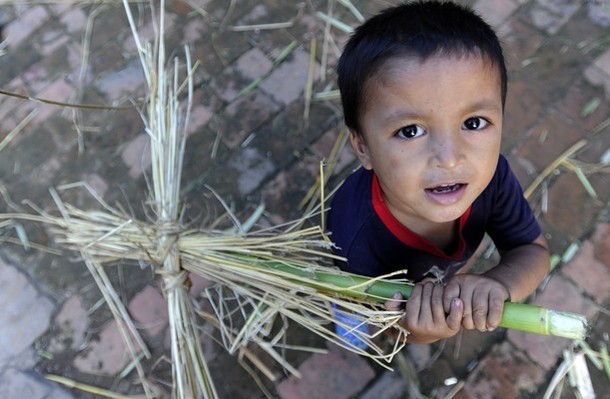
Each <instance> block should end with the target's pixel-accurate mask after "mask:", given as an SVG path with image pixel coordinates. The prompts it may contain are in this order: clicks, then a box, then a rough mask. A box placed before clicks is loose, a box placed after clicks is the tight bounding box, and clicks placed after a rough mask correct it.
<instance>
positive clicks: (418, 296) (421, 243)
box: [328, 1, 549, 343]
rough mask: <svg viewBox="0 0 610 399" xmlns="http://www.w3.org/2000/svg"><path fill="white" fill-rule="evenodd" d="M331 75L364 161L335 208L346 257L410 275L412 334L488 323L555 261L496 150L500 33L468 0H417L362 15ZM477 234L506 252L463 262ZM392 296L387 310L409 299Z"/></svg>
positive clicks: (422, 338)
mask: <svg viewBox="0 0 610 399" xmlns="http://www.w3.org/2000/svg"><path fill="white" fill-rule="evenodd" d="M338 75H339V76H338V80H339V89H340V91H341V98H342V102H343V110H344V116H345V123H346V125H347V127H348V128H349V130H350V140H351V144H352V146H353V148H354V150H355V152H356V154H357V156H358V158H359V160H360V162H361V164H362V168H360V169H358V170H357V171H355V172H354V173H353V174H352V175H351V176H349V177H348V178H347V180H346V181H345V183H344V184H343V185H342V186H341V188H340V189H339V191H338V192H337V193H336V195H335V197H334V199H333V202H332V204H331V209H330V211H329V217H328V230H329V231H330V233H331V236H330V237H331V239H332V240H333V241H334V243H335V244H336V246H337V248H338V249H337V252H338V254H339V255H341V256H343V257H345V258H346V259H347V262H346V263H344V264H341V265H340V266H341V267H342V268H344V269H345V270H348V271H350V272H354V273H358V274H362V275H367V276H380V275H385V274H387V273H391V272H394V271H398V270H403V269H406V270H407V272H406V275H405V276H404V277H405V278H408V279H410V280H412V281H414V282H416V285H415V287H414V290H413V295H412V296H411V297H410V298H409V300H408V301H407V304H406V312H405V316H404V317H403V318H402V320H401V322H400V323H401V325H402V326H403V327H405V328H406V329H407V330H408V331H409V332H410V333H411V334H410V335H409V336H408V338H407V342H412V343H430V342H434V341H437V340H440V339H444V338H448V337H451V336H453V335H455V334H456V333H457V332H458V331H459V330H460V328H461V327H463V328H466V329H477V330H479V331H491V330H493V329H494V328H496V327H497V326H498V324H499V321H500V318H501V315H502V309H503V304H504V302H505V301H510V300H513V301H519V300H521V299H523V298H525V297H526V296H528V295H529V294H531V293H532V292H533V291H534V289H535V288H536V287H537V286H538V284H539V283H540V281H541V280H542V279H543V278H544V276H545V274H546V273H547V272H548V271H549V255H548V250H547V244H546V241H545V239H544V238H543V236H542V235H541V230H540V227H539V226H538V223H537V222H536V220H535V218H534V216H533V214H532V211H531V209H530V207H529V205H528V203H527V201H526V200H525V199H524V198H523V192H522V189H521V187H520V186H519V183H518V182H517V180H516V178H515V176H514V174H513V172H512V171H511V169H510V166H509V165H508V163H507V161H506V159H505V158H504V157H503V156H502V155H500V139H501V134H502V119H503V117H504V103H505V98H506V84H507V83H506V82H507V76H506V66H505V64H504V57H503V54H502V49H501V46H500V44H499V42H498V38H497V37H496V34H495V33H494V31H493V30H492V29H491V28H490V27H489V25H487V24H486V23H485V22H484V21H483V20H482V19H481V18H480V17H478V16H477V15H475V14H474V13H473V12H472V11H471V10H469V9H467V8H465V7H463V6H460V5H457V4H454V3H450V2H435V1H429V2H411V3H408V4H404V5H400V6H397V7H395V8H391V9H388V10H386V11H383V12H382V13H381V14H379V15H377V16H375V17H373V18H371V19H370V20H368V21H367V22H365V23H364V24H363V25H362V26H361V27H359V28H358V29H357V30H356V31H355V33H354V35H353V36H352V37H351V38H350V40H349V42H348V43H347V45H346V47H345V50H344V52H343V54H342V56H341V58H340V60H339V67H338ZM485 233H487V234H489V236H490V237H491V238H492V240H493V241H494V243H495V245H496V247H497V248H498V250H499V252H500V254H501V261H500V263H499V264H498V265H496V266H495V267H493V268H492V269H490V270H489V271H487V272H485V273H483V274H469V273H467V272H465V271H464V270H462V269H463V267H464V265H465V264H466V262H467V261H468V259H469V258H470V257H471V256H472V255H473V253H474V252H475V250H476V249H477V247H478V246H479V244H480V243H481V241H482V239H483V236H484V234H485ZM395 299H396V300H393V301H389V302H388V303H387V307H388V308H389V309H392V310H398V309H399V307H400V306H401V303H404V302H401V301H399V300H398V299H400V296H399V295H398V296H396V297H395ZM402 306H404V305H402Z"/></svg>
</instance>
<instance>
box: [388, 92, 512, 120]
mask: <svg viewBox="0 0 610 399" xmlns="http://www.w3.org/2000/svg"><path fill="white" fill-rule="evenodd" d="M388 111H389V112H388V113H387V114H385V115H384V118H383V120H384V121H385V122H387V123H392V122H394V121H401V120H403V119H418V118H420V117H421V113H419V112H417V111H415V110H413V109H409V108H402V109H397V110H391V109H390V110H388ZM476 111H502V101H501V100H500V99H497V100H494V99H491V98H483V99H481V100H479V101H477V102H475V103H473V104H468V105H466V106H465V107H464V113H467V114H469V113H472V112H476Z"/></svg>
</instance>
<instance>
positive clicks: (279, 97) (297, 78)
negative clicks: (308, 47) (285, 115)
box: [260, 50, 309, 105]
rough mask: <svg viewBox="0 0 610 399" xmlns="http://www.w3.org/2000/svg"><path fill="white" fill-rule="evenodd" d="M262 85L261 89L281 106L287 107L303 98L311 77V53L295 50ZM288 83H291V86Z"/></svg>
mask: <svg viewBox="0 0 610 399" xmlns="http://www.w3.org/2000/svg"><path fill="white" fill-rule="evenodd" d="M291 57H292V58H288V59H287V60H286V61H284V62H283V63H282V64H281V65H280V66H279V67H277V68H276V69H275V70H274V71H273V72H271V74H270V75H269V76H268V77H267V78H266V79H265V81H264V82H263V83H261V86H260V87H261V89H262V90H263V91H264V92H265V93H267V94H269V95H270V96H271V97H273V99H274V100H275V101H277V102H279V103H280V104H283V105H287V104H289V103H291V102H293V101H294V100H296V99H298V98H299V97H301V95H302V93H303V91H304V89H305V84H306V83H307V78H308V76H309V53H308V52H305V51H303V50H295V51H294V52H293V53H292V56H291ZM286 82H290V84H289V85H287V84H286Z"/></svg>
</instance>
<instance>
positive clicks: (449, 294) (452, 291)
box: [443, 281, 460, 313]
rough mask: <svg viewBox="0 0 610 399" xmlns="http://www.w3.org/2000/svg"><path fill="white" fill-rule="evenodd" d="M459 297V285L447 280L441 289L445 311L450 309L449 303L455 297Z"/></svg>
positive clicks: (447, 311)
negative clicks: (447, 282)
mask: <svg viewBox="0 0 610 399" xmlns="http://www.w3.org/2000/svg"><path fill="white" fill-rule="evenodd" d="M459 297H460V285H459V284H457V283H455V282H451V281H450V282H449V284H447V285H446V286H445V289H444V290H443V308H444V309H445V313H449V312H450V311H451V304H452V303H453V300H454V299H455V298H459Z"/></svg>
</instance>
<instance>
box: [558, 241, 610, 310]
mask: <svg viewBox="0 0 610 399" xmlns="http://www.w3.org/2000/svg"><path fill="white" fill-rule="evenodd" d="M562 273H563V274H565V275H566V276H568V277H569V278H571V279H572V280H573V281H574V282H575V283H576V284H578V286H579V287H580V288H581V289H582V290H584V291H585V292H587V293H588V294H589V295H591V296H592V297H593V298H594V299H595V301H596V302H597V303H598V304H601V303H602V302H604V301H605V300H606V298H608V296H609V295H610V268H608V267H607V266H606V265H604V264H603V263H601V262H599V261H598V260H597V259H595V254H594V246H593V244H592V243H591V242H590V241H586V242H584V243H583V244H582V245H581V247H580V249H579V251H578V253H577V254H576V256H574V258H573V259H572V260H571V261H570V262H569V263H568V264H567V265H565V266H564V267H563V268H562Z"/></svg>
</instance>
